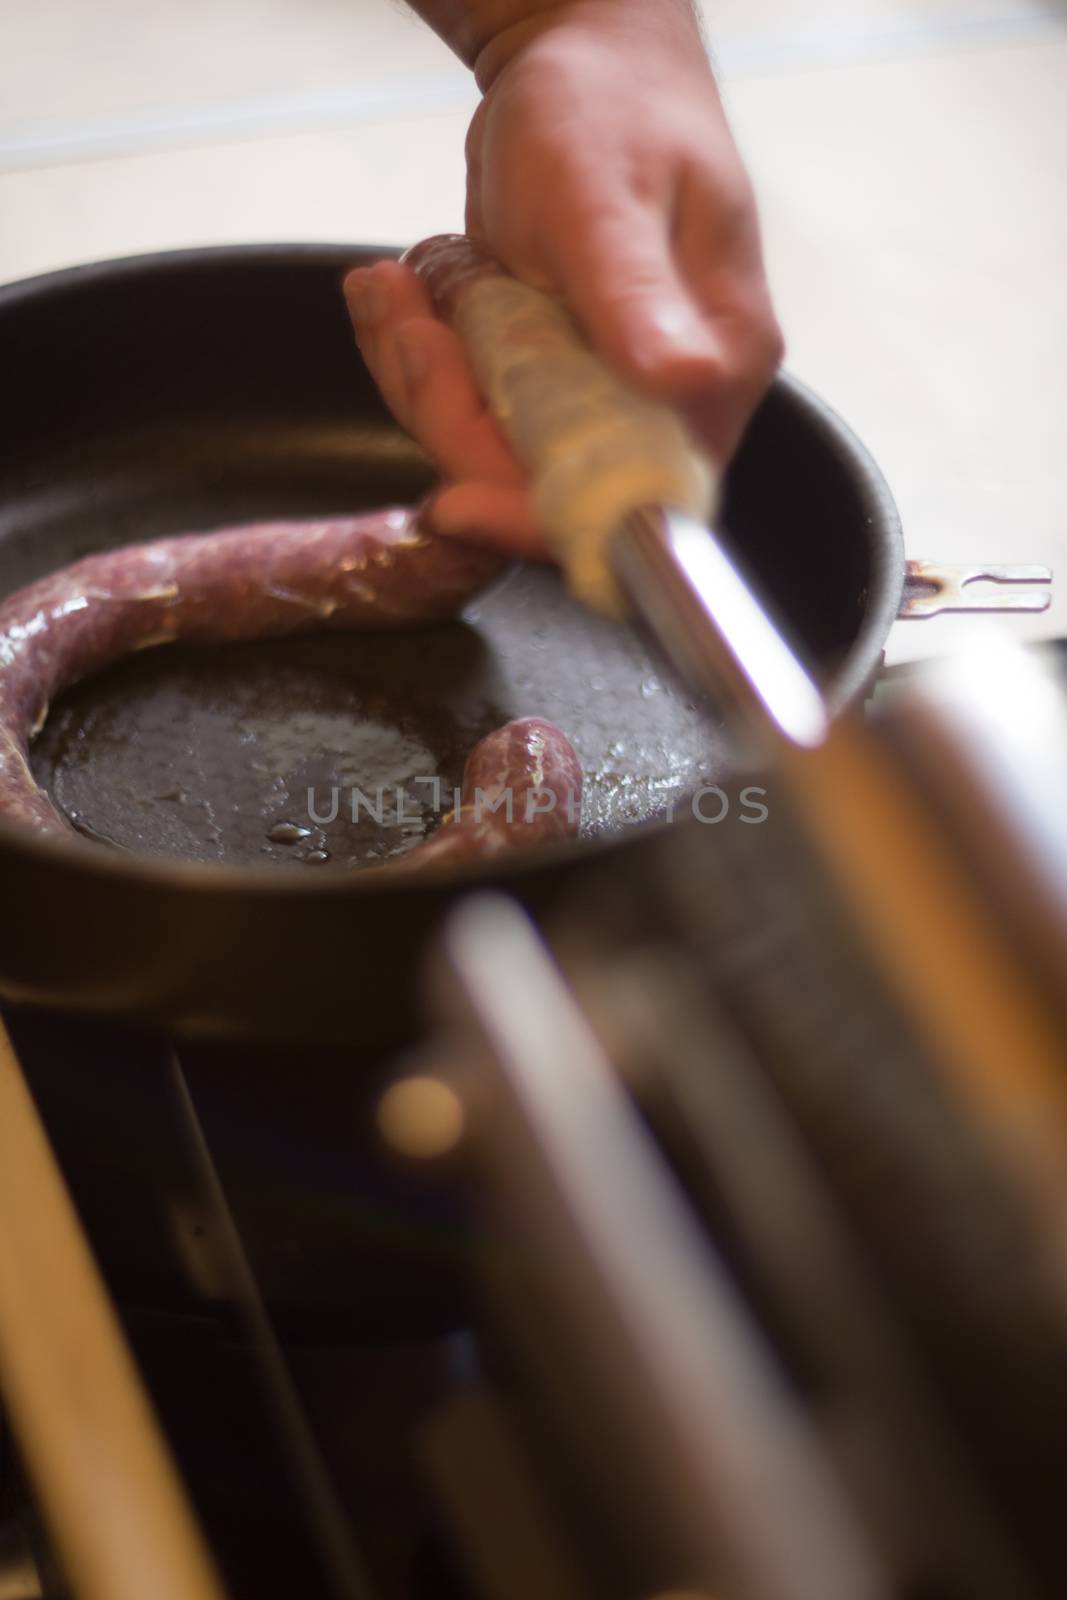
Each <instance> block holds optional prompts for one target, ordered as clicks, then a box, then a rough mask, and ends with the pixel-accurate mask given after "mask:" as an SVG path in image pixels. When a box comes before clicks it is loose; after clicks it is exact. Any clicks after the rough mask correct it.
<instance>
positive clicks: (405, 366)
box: [396, 328, 426, 390]
mask: <svg viewBox="0 0 1067 1600" xmlns="http://www.w3.org/2000/svg"><path fill="white" fill-rule="evenodd" d="M396 358H397V362H398V363H399V366H400V372H401V376H402V377H403V379H404V383H405V384H406V386H407V388H408V389H409V390H411V389H415V388H417V387H418V385H419V384H420V383H421V382H422V380H423V378H424V377H425V376H426V348H425V345H424V344H423V341H422V340H421V339H420V338H419V335H418V332H417V330H416V329H414V328H398V329H397V331H396Z"/></svg>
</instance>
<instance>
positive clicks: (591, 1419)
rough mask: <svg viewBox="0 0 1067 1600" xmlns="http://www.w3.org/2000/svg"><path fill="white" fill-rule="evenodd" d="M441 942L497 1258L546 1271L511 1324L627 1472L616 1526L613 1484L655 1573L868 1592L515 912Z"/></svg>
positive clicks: (787, 1421)
mask: <svg viewBox="0 0 1067 1600" xmlns="http://www.w3.org/2000/svg"><path fill="white" fill-rule="evenodd" d="M445 948H446V956H447V959H448V961H449V964H450V967H451V973H452V977H453V979H454V980H455V981H456V983H457V985H458V988H459V991H460V994H461V995H462V996H463V999H464V1000H465V1002H466V1005H467V1007H468V1008H469V1011H470V1014H471V1017H472V1018H473V1020H474V1022H475V1025H476V1027H477V1030H478V1032H479V1033H480V1034H481V1036H482V1040H483V1041H484V1047H487V1051H486V1053H487V1056H488V1061H487V1063H486V1064H485V1066H484V1068H483V1063H482V1062H481V1060H480V1059H479V1061H478V1068H479V1070H478V1072H477V1073H472V1074H471V1079H470V1082H469V1084H468V1085H467V1090H468V1092H469V1110H470V1131H469V1134H468V1135H467V1137H468V1138H469V1140H470V1143H471V1145H472V1146H473V1147H474V1155H473V1159H475V1161H476V1162H478V1163H479V1164H480V1167H481V1169H482V1172H481V1175H482V1178H483V1181H484V1183H485V1186H486V1189H487V1191H488V1193H489V1197H490V1199H492V1198H494V1197H496V1198H498V1199H503V1200H504V1201H505V1211H506V1213H507V1215H509V1216H514V1217H515V1218H517V1219H518V1226H517V1236H516V1238H514V1239H513V1240H512V1241H511V1243H510V1244H509V1246H508V1249H507V1251H506V1252H505V1253H506V1256H507V1258H508V1262H507V1264H509V1265H510V1266H512V1267H513V1268H514V1270H515V1271H516V1272H521V1271H523V1270H524V1268H525V1267H526V1266H529V1265H531V1264H532V1265H533V1266H534V1267H535V1268H536V1266H537V1265H538V1264H540V1266H541V1269H542V1285H547V1289H546V1290H545V1295H546V1299H545V1311H546V1314H545V1316H544V1318H543V1319H536V1318H534V1317H532V1316H531V1315H530V1311H531V1307H530V1305H529V1304H528V1305H527V1306H526V1307H525V1312H524V1314H523V1315H521V1317H519V1320H520V1321H521V1322H522V1323H523V1324H524V1325H525V1326H524V1328H522V1329H521V1330H520V1332H519V1337H525V1338H526V1339H527V1341H528V1348H533V1350H534V1356H535V1359H537V1358H538V1357H539V1358H540V1360H541V1363H542V1371H543V1372H544V1373H545V1374H547V1375H548V1378H549V1383H550V1385H551V1386H553V1387H554V1388H555V1389H556V1391H557V1395H558V1392H559V1388H560V1384H561V1383H562V1376H561V1374H562V1371H563V1369H564V1368H565V1367H566V1365H567V1364H568V1363H570V1362H577V1368H578V1369H580V1370H581V1372H582V1374H583V1378H582V1384H581V1387H580V1388H579V1387H578V1386H576V1387H575V1391H574V1392H575V1394H576V1395H577V1396H578V1399H577V1400H576V1404H578V1406H579V1407H580V1409H581V1411H582V1416H581V1417H580V1418H579V1417H574V1419H573V1421H574V1425H575V1426H578V1425H579V1423H580V1427H581V1431H582V1432H583V1433H584V1434H586V1436H587V1438H588V1439H589V1440H590V1441H592V1440H595V1444H596V1450H597V1459H598V1464H599V1467H600V1470H601V1472H602V1473H603V1474H607V1475H609V1476H610V1475H612V1474H614V1475H615V1481H616V1484H617V1485H618V1484H624V1485H625V1488H624V1489H623V1492H622V1495H620V1496H618V1497H616V1499H615V1500H614V1501H613V1503H614V1504H615V1507H616V1510H615V1515H616V1517H617V1518H624V1517H625V1511H624V1503H625V1497H626V1495H627V1494H629V1497H630V1498H629V1505H630V1507H631V1510H632V1511H633V1512H634V1514H638V1515H639V1514H641V1512H643V1511H647V1512H648V1514H649V1520H650V1524H654V1525H655V1526H656V1528H657V1529H658V1530H659V1532H660V1535H661V1537H660V1539H659V1543H658V1548H659V1551H660V1557H659V1558H660V1559H661V1560H662V1558H663V1556H664V1555H665V1554H669V1553H673V1557H674V1565H673V1567H672V1570H671V1571H670V1572H669V1573H668V1574H667V1577H668V1579H669V1580H670V1581H671V1582H675V1581H676V1580H677V1579H678V1578H684V1580H685V1582H686V1583H688V1584H690V1585H693V1584H695V1585H698V1586H704V1585H707V1586H708V1588H709V1590H710V1591H712V1592H714V1591H716V1589H717V1588H719V1587H721V1585H722V1583H723V1582H724V1581H725V1582H726V1584H727V1589H728V1590H729V1586H730V1584H733V1585H735V1586H736V1590H737V1592H738V1593H743V1594H752V1595H759V1596H760V1597H761V1600H874V1597H876V1596H878V1597H884V1596H885V1595H886V1594H887V1593H888V1585H887V1584H886V1582H885V1581H884V1577H883V1574H882V1572H881V1570H880V1567H879V1564H878V1562H877V1559H876V1558H875V1557H874V1555H873V1553H872V1552H871V1551H870V1550H869V1548H868V1546H867V1544H866V1541H865V1539H864V1537H863V1535H862V1534H861V1532H860V1530H859V1528H858V1525H857V1523H856V1520H855V1518H854V1515H853V1511H852V1508H851V1506H850V1505H849V1504H848V1503H847V1501H846V1500H845V1498H844V1496H843V1493H842V1491H841V1489H840V1486H839V1485H838V1483H837V1482H836V1481H835V1479H834V1478H833V1476H832V1474H831V1472H830V1470H829V1467H828V1464H827V1461H826V1459H825V1457H824V1455H823V1453H822V1450H821V1448H820V1446H819V1444H818V1441H817V1439H816V1438H815V1436H814V1433H813V1431H812V1429H811V1427H810V1425H809V1423H808V1422H807V1420H806V1418H805V1417H804V1416H803V1413H802V1412H801V1410H800V1408H799V1406H798V1405H797V1403H796V1402H795V1401H794V1399H793V1398H792V1396H791V1395H790V1393H789V1391H788V1388H787V1386H786V1384H785V1382H784V1381H783V1379H782V1378H781V1377H780V1376H779V1374H778V1372H777V1370H776V1368H775V1364H774V1360H773V1357H772V1355H771V1353H770V1351H769V1348H768V1347H767V1346H766V1344H765V1341H764V1339H763V1336H762V1334H761V1333H760V1331H759V1328H758V1326H757V1325H756V1323H755V1322H754V1321H753V1320H752V1319H751V1318H750V1316H749V1314H748V1313H747V1312H746V1311H745V1309H744V1307H743V1305H742V1303H741V1301H740V1299H739V1297H738V1295H737V1293H736V1291H735V1290H734V1289H733V1287H732V1286H731V1284H730V1282H729V1279H728V1278H727V1276H726V1274H725V1272H724V1270H723V1268H722V1266H721V1265H720V1263H719V1261H718V1260H717V1258H716V1257H715V1256H714V1254H713V1253H712V1251H711V1249H710V1246H709V1245H708V1243H707V1242H706V1240H705V1239H704V1237H703V1236H702V1234H701V1232H700V1230H699V1228H698V1226H697V1224H696V1220H695V1218H694V1217H693V1215H692V1213H691V1212H690V1211H689V1210H688V1208H687V1206H686V1204H685V1202H684V1199H683V1196H682V1194H681V1192H680V1190H679V1189H678V1186H677V1184H676V1183H675V1181H674V1179H673V1178H672V1176H671V1174H670V1172H669V1170H668V1169H667V1167H666V1166H665V1164H664V1163H663V1161H662V1159H661V1158H660V1156H659V1154H658V1152H657V1151H656V1149H655V1146H654V1145H653V1143H652V1141H651V1139H650V1138H649V1136H648V1135H647V1134H646V1133H645V1132H644V1130H643V1128H642V1127H641V1124H640V1121H639V1119H638V1117H637V1115H636V1113H635V1111H634V1109H633V1107H632V1106H631V1104H630V1103H629V1101H628V1099H627V1097H626V1094H625V1092H624V1090H623V1088H622V1086H621V1085H620V1084H619V1082H618V1081H617V1079H616V1077H615V1075H614V1073H613V1072H612V1069H611V1065H610V1063H609V1061H608V1060H607V1058H606V1057H605V1055H604V1054H603V1051H602V1049H601V1047H600V1045H599V1043H598V1042H597V1040H596V1038H595V1036H594V1035H593V1033H592V1031H591V1029H590V1027H589V1026H588V1024H587V1022H586V1019H585V1017H584V1016H583V1014H582V1012H581V1010H580V1008H579V1007H578V1005H577V1002H576V1001H575V999H574V997H573V996H572V995H571V993H570V991H569V990H568V989H567V988H566V986H565V984H564V982H563V980H562V978H561V976H560V974H559V972H558V970H557V969H556V968H555V966H554V965H553V963H552V962H551V960H550V958H549V956H548V954H547V952H546V950H545V948H544V946H543V945H542V944H541V942H540V940H539V939H538V937H537V935H536V933H535V931H534V929H533V927H532V926H531V924H530V923H529V922H528V921H527V919H526V918H525V916H524V915H523V914H522V912H521V911H520V910H519V909H518V908H517V907H516V906H514V905H513V904H512V903H511V902H509V901H506V900H503V899H498V898H495V897H491V896H479V897H475V898H472V899H470V900H468V901H466V902H465V903H464V904H463V905H462V906H461V907H460V908H459V910H458V911H457V912H455V913H454V914H453V916H452V917H451V919H450V921H449V923H448V924H447V926H446V930H445ZM510 1299H511V1297H508V1296H506V1297H505V1314H506V1312H507V1305H508V1302H509V1300H510ZM511 1309H512V1311H514V1309H515V1307H514V1302H513V1301H512V1302H511ZM553 1327H555V1328H556V1331H557V1333H559V1334H560V1337H558V1338H557V1339H555V1341H554V1342H553V1340H552V1337H551V1330H552V1328H553ZM537 1346H541V1349H540V1350H537V1348H536V1347H537ZM598 1391H599V1396H600V1403H599V1409H597V1406H598V1400H597V1395H598ZM665 1542H671V1544H672V1552H667V1551H666V1550H665V1548H664V1546H665Z"/></svg>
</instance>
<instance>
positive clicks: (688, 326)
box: [645, 301, 714, 361]
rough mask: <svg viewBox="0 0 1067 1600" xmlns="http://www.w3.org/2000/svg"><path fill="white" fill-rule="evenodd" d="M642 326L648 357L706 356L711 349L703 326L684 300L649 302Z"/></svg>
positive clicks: (710, 352) (653, 358)
mask: <svg viewBox="0 0 1067 1600" xmlns="http://www.w3.org/2000/svg"><path fill="white" fill-rule="evenodd" d="M645 327H646V330H647V348H648V351H649V356H650V359H651V360H652V361H656V360H662V359H663V358H664V357H670V356H672V355H679V356H685V355H688V356H709V355H712V354H713V353H714V351H713V345H712V339H711V335H710V333H709V332H708V329H707V327H706V326H705V324H704V323H703V322H702V321H701V319H700V318H699V317H698V316H697V315H696V313H695V312H694V311H691V310H690V309H689V307H688V306H687V305H685V304H684V303H680V302H678V301H673V302H672V301H661V302H660V303H659V304H658V305H654V306H650V307H649V308H648V312H647V314H646V319H645Z"/></svg>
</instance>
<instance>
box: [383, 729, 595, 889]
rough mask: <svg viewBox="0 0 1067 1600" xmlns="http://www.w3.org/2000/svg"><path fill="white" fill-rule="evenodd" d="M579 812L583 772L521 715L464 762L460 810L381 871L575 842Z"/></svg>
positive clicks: (560, 736) (555, 737) (561, 738)
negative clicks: (562, 840)
mask: <svg viewBox="0 0 1067 1600" xmlns="http://www.w3.org/2000/svg"><path fill="white" fill-rule="evenodd" d="M581 807H582V768H581V764H580V762H579V760H578V757H577V754H576V753H575V750H574V747H573V745H572V744H571V742H570V740H569V739H568V738H567V736H566V735H565V734H564V733H562V732H561V731H560V729H559V728H557V727H556V725H555V723H552V722H546V721H545V720H544V718H543V717H520V718H519V719H518V720H517V721H515V722H508V723H505V725H504V726H503V727H502V728H498V729H497V730H496V732H495V733H490V734H488V735H487V737H486V738H484V739H482V740H481V741H480V742H479V743H478V744H476V745H475V747H474V749H473V750H472V751H471V753H470V755H469V756H468V757H467V763H466V766H465V767H464V769H463V788H462V805H461V806H460V808H459V810H458V811H456V812H455V813H454V814H452V815H451V816H450V817H448V818H446V819H445V820H444V821H443V822H442V824H441V826H440V827H439V828H438V829H437V831H436V833H434V834H432V835H431V837H430V838H429V839H426V840H425V841H424V842H423V843H422V844H419V845H416V846H415V848H414V849H413V850H409V851H408V853H407V855H405V856H402V857H401V858H400V859H399V860H397V861H391V862H389V863H388V864H387V865H386V866H384V867H382V868H381V869H379V870H381V871H383V872H403V871H407V870H409V869H411V868H418V869H420V870H421V869H422V868H423V867H426V866H431V865H435V866H436V865H441V864H445V863H453V862H461V861H470V860H488V859H491V858H492V857H494V856H498V855H502V854H504V853H506V852H511V851H514V850H521V849H525V848H528V847H529V846H531V845H535V844H547V843H550V842H551V841H553V840H558V839H568V838H573V837H574V835H575V834H576V833H577V832H578V827H579V824H580V822H581Z"/></svg>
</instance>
